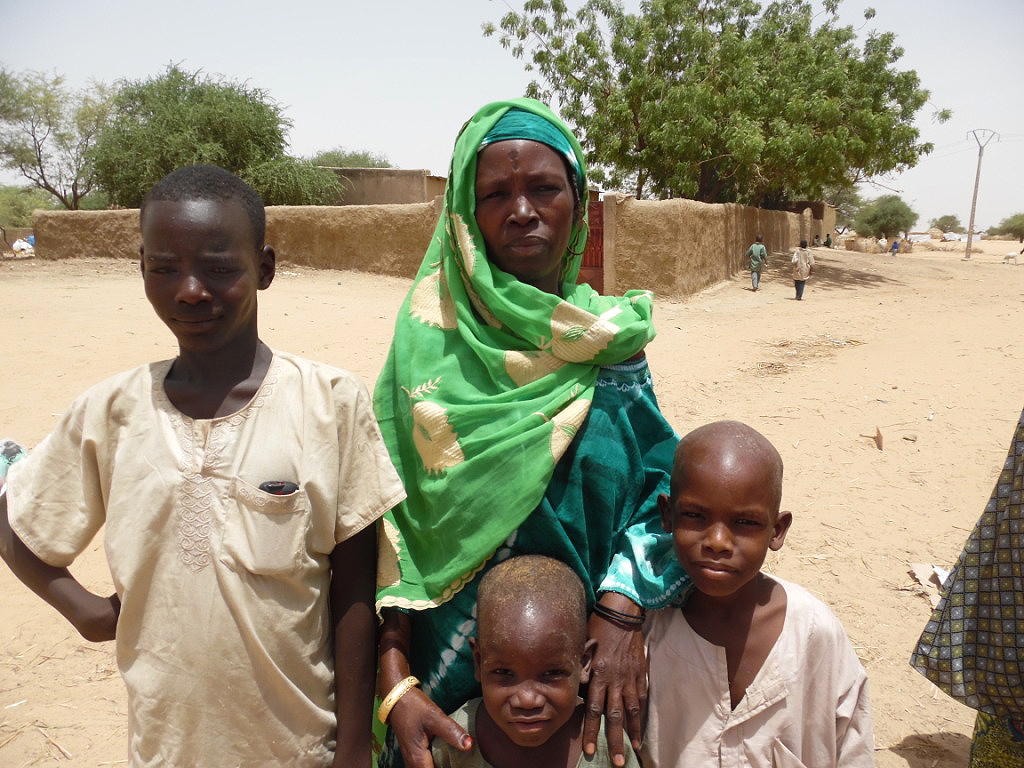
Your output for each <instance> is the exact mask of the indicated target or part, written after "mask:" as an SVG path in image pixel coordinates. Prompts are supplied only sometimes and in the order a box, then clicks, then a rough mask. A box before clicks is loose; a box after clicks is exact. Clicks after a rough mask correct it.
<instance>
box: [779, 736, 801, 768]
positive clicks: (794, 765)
mask: <svg viewBox="0 0 1024 768" xmlns="http://www.w3.org/2000/svg"><path fill="white" fill-rule="evenodd" d="M772 768H807V766H805V765H804V764H803V763H802V762H801V761H800V758H799V757H797V756H796V755H794V754H793V753H792V752H790V751H789V748H788V747H787V746H786V745H785V744H783V743H782V739H780V738H779V737H777V736H776V737H775V740H774V741H772Z"/></svg>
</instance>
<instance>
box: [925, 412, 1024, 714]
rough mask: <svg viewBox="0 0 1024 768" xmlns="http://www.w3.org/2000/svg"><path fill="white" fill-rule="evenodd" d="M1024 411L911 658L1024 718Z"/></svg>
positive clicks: (936, 676)
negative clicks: (980, 509)
mask: <svg viewBox="0 0 1024 768" xmlns="http://www.w3.org/2000/svg"><path fill="white" fill-rule="evenodd" d="M1022 506H1024V413H1022V414H1021V418H1020V419H1019V420H1018V423H1017V429H1016V431H1015V432H1014V436H1013V442H1012V443H1011V445H1010V450H1009V453H1008V455H1007V457H1006V462H1005V464H1004V465H1003V470H1002V472H1001V473H1000V475H999V479H998V480H997V481H996V487H995V490H994V491H993V492H992V498H991V499H990V500H989V502H988V504H987V505H986V506H985V511H984V512H983V513H982V515H981V519H979V520H978V523H977V525H975V527H974V530H973V531H972V533H971V535H970V537H968V539H967V543H966V544H965V545H964V549H963V552H961V554H960V559H959V560H958V561H957V564H956V566H955V567H954V569H953V572H952V573H951V574H950V576H949V578H948V579H947V580H946V583H945V585H944V586H943V594H942V599H941V600H940V602H939V604H938V606H937V607H936V608H935V611H934V612H933V613H932V616H931V619H930V620H929V621H928V624H927V625H926V626H925V628H924V632H922V634H921V637H920V639H919V640H918V642H917V648H916V650H915V651H914V654H913V656H911V659H910V663H911V665H912V666H913V667H914V668H915V669H917V670H918V671H919V672H921V674H923V675H924V676H925V677H927V678H928V679H929V680H931V681H932V682H933V683H935V685H937V686H938V687H939V688H941V689H942V690H943V691H945V692H946V693H948V694H949V695H950V696H952V697H953V698H954V699H957V700H958V701H961V702H963V703H964V704H966V705H967V706H969V707H971V708H972V709H976V710H978V711H979V712H982V713H986V714H989V715H996V716H998V717H1000V718H1002V719H1004V720H1005V719H1007V718H1013V719H1015V720H1018V721H1019V720H1020V719H1021V718H1024V573H1022V569H1024V566H1022V561H1024V522H1022V517H1024V514H1022Z"/></svg>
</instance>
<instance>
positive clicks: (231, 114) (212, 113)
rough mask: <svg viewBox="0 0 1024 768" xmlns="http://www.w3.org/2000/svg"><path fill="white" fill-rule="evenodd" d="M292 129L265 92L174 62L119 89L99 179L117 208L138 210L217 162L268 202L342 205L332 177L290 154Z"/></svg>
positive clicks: (100, 148)
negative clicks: (152, 192)
mask: <svg viewBox="0 0 1024 768" xmlns="http://www.w3.org/2000/svg"><path fill="white" fill-rule="evenodd" d="M290 127H291V123H290V122H289V121H288V120H287V118H285V116H284V114H283V112H282V110H281V107H280V106H278V104H277V103H275V102H274V101H273V100H272V99H271V98H270V97H269V96H268V95H267V93H266V92H265V91H263V90H261V89H259V88H251V87H249V86H247V85H245V84H242V83H237V82H233V81H229V80H224V79H220V78H215V77H211V76H207V75H204V74H203V73H201V72H199V71H196V72H188V71H186V70H183V69H181V68H180V67H178V66H175V65H170V66H168V67H167V70H166V71H165V72H164V73H163V74H161V75H159V76H156V77H152V78H150V79H147V80H137V81H126V82H123V83H121V84H120V90H119V91H118V94H117V96H116V98H115V99H114V102H113V112H112V116H111V119H110V122H109V123H108V125H107V126H106V127H105V128H104V130H103V131H102V132H101V134H100V136H99V139H98V140H97V142H96V148H95V168H96V178H97V181H98V182H99V185H100V186H101V187H102V189H103V190H104V191H105V192H106V193H107V194H108V195H109V196H110V200H111V202H112V203H115V204H118V205H123V206H129V207H136V206H138V205H139V204H140V203H141V202H142V198H143V196H144V195H145V193H146V191H147V190H148V189H149V188H150V187H151V186H152V185H153V184H154V183H155V182H156V181H158V180H159V179H160V178H162V177H163V176H165V175H166V174H168V173H170V172H171V171H173V170H175V169H176V168H179V167H181V166H183V165H190V164H193V163H214V164H216V165H219V166H221V167H223V168H226V169H227V170H229V171H231V172H233V173H236V174H238V175H239V176H241V177H242V178H244V179H245V180H246V181H248V182H249V183H251V184H252V185H253V186H254V187H255V188H256V190H257V191H258V192H259V193H260V194H261V195H262V196H263V198H264V202H266V203H267V204H268V205H274V204H284V203H291V204H303V203H305V204H315V203H330V202H336V201H337V199H338V197H339V196H340V185H339V183H338V181H337V179H336V178H335V177H334V175H333V174H331V173H330V172H329V171H324V170H322V169H318V168H315V167H313V165H312V164H310V163H308V162H306V161H303V160H298V159H295V158H291V157H288V156H287V155H286V154H285V147H286V134H287V131H288V129H289V128H290Z"/></svg>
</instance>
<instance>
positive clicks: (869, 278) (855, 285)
mask: <svg viewBox="0 0 1024 768" xmlns="http://www.w3.org/2000/svg"><path fill="white" fill-rule="evenodd" d="M826 254H827V251H823V250H821V249H816V250H814V274H813V275H812V276H811V279H810V280H809V281H808V284H807V288H808V290H810V289H812V288H817V289H823V288H829V289H833V288H834V289H839V290H848V291H852V290H859V289H864V288H878V287H881V286H883V285H891V286H898V285H903V284H904V283H903V281H901V280H893V279H892V278H890V277H886V276H884V275H880V274H877V273H875V272H866V271H864V270H862V269H857V268H856V267H851V266H850V265H848V264H843V263H842V262H841V261H839V260H837V259H835V258H832V257H830V256H828V255H826ZM790 256H791V254H789V253H776V254H773V255H772V260H771V262H770V264H771V268H772V271H773V272H774V273H775V277H776V279H777V278H778V277H784V278H786V279H789V277H790V275H791V274H792V271H791V266H790ZM882 258H888V257H885V256H882V255H881V254H879V259H882Z"/></svg>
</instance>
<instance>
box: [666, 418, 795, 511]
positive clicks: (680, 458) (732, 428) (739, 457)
mask: <svg viewBox="0 0 1024 768" xmlns="http://www.w3.org/2000/svg"><path fill="white" fill-rule="evenodd" d="M709 455H715V456H717V457H718V460H719V461H721V462H722V463H723V464H732V463H736V464H738V463H740V462H743V463H749V462H757V463H758V464H760V465H761V467H762V468H763V470H764V474H765V477H766V479H767V484H766V487H765V492H766V493H769V494H770V499H769V501H770V507H771V509H772V511H773V512H774V513H775V514H778V511H779V507H780V506H781V504H782V456H780V455H779V452H778V451H777V450H776V449H775V446H774V445H772V444H771V443H770V442H769V441H768V438H766V437H765V436H764V435H762V434H761V433H760V432H758V431H757V430H756V429H754V428H753V427H749V426H747V425H746V424H743V423H741V422H738V421H715V422H712V423H711V424H705V425H704V426H703V427H698V428H697V429H695V430H693V431H692V432H690V433H689V434H688V435H686V436H685V437H684V438H683V439H682V440H680V441H679V445H677V446H676V452H675V459H674V461H673V463H672V480H671V484H670V487H669V493H670V496H671V497H672V498H675V497H676V495H677V494H678V492H679V489H680V488H682V487H683V486H685V485H686V480H687V476H686V470H687V463H688V462H691V461H695V460H697V459H699V458H703V457H705V456H709Z"/></svg>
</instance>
